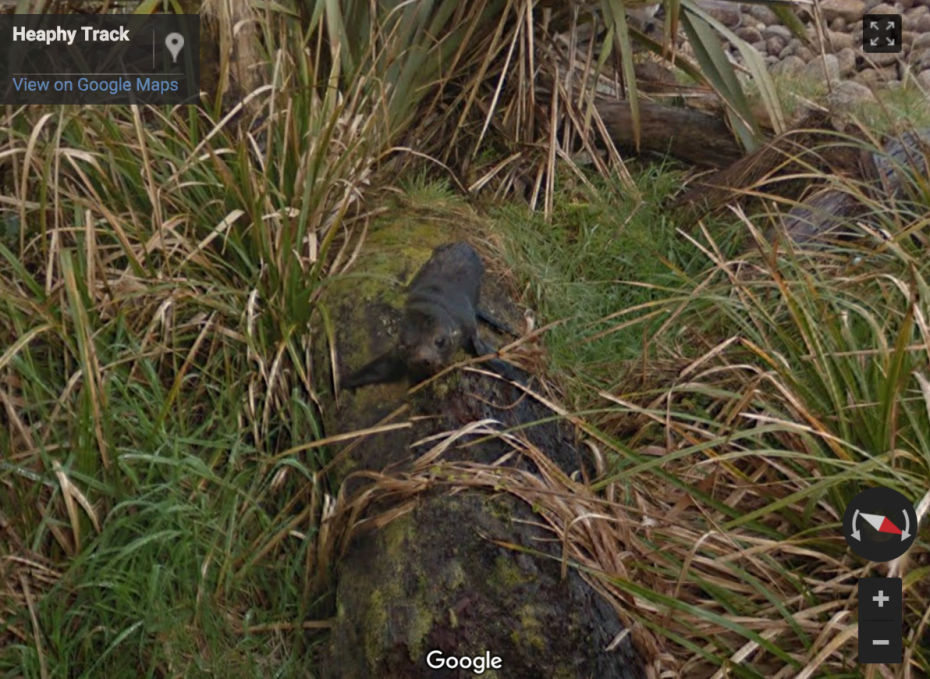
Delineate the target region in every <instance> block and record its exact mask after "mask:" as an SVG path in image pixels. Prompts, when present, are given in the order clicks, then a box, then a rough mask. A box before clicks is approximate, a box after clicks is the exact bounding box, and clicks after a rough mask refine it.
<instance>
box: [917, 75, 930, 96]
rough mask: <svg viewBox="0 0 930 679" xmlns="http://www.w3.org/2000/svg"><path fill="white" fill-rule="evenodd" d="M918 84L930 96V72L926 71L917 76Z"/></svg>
mask: <svg viewBox="0 0 930 679" xmlns="http://www.w3.org/2000/svg"><path fill="white" fill-rule="evenodd" d="M917 84H918V85H920V87H921V89H923V91H924V92H926V93H927V94H928V95H930V71H924V72H923V73H920V74H918V75H917Z"/></svg>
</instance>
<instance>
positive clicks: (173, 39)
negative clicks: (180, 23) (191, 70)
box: [165, 33, 184, 64]
mask: <svg viewBox="0 0 930 679" xmlns="http://www.w3.org/2000/svg"><path fill="white" fill-rule="evenodd" d="M165 47H167V48H168V51H169V52H171V60H172V62H173V63H175V64H176V63H178V54H179V53H180V52H181V49H183V47H184V36H183V35H181V34H180V33H169V34H168V37H166V38H165Z"/></svg>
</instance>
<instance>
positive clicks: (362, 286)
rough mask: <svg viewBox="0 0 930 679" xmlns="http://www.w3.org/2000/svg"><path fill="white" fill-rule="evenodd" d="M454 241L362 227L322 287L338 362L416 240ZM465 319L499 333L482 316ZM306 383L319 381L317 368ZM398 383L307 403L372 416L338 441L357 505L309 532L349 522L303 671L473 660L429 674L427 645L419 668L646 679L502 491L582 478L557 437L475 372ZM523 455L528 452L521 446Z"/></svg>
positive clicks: (395, 310)
mask: <svg viewBox="0 0 930 679" xmlns="http://www.w3.org/2000/svg"><path fill="white" fill-rule="evenodd" d="M462 238H465V239H468V240H472V242H474V241H473V239H470V238H469V236H468V234H464V233H462V232H453V231H452V230H451V229H449V228H448V227H445V226H437V225H436V224H429V223H423V224H410V223H405V224H403V225H397V226H393V227H392V226H390V225H385V226H384V227H382V228H381V229H379V230H377V231H375V232H373V233H372V234H369V236H368V238H367V239H366V243H365V251H364V254H363V256H362V257H360V259H359V261H358V262H357V263H356V265H355V267H354V271H355V273H357V274H360V273H362V272H364V273H365V274H371V275H372V278H370V279H359V278H354V279H352V280H347V281H345V282H344V284H337V285H335V286H334V287H333V288H332V290H331V291H330V292H329V293H328V294H327V299H326V307H327V309H328V313H329V315H330V317H331V318H333V319H338V322H337V323H336V324H335V326H336V327H335V332H334V344H335V347H336V351H335V352H332V353H330V355H332V356H335V357H336V360H335V364H336V365H335V367H336V370H337V371H338V372H339V373H340V374H341V375H346V374H348V372H350V371H351V370H354V369H355V368H356V367H357V366H359V365H362V364H363V363H364V362H366V361H367V360H369V359H370V358H372V357H373V356H376V355H378V354H380V353H381V352H383V351H385V350H386V349H387V348H388V347H389V346H390V345H391V343H392V342H393V341H394V338H395V337H396V334H395V333H396V331H397V323H398V321H399V318H400V307H401V304H402V301H403V285H404V284H405V283H406V282H408V281H409V280H410V277H411V276H412V275H413V274H414V273H415V272H416V270H417V269H418V268H419V266H420V265H422V264H423V262H425V261H426V260H427V259H428V257H429V256H430V252H431V250H432V249H433V247H435V246H437V245H439V244H442V243H446V242H451V241H453V240H457V239H462ZM479 249H480V248H479ZM482 300H483V304H484V306H485V307H486V308H487V309H488V310H489V311H490V312H492V313H493V314H494V315H495V316H496V317H497V318H500V319H501V320H504V321H505V322H507V323H509V324H510V325H511V326H512V327H514V328H521V327H522V326H523V318H522V316H521V315H520V314H519V313H518V312H517V310H516V308H515V307H514V305H513V304H512V302H511V301H510V299H509V297H508V296H507V294H506V292H505V291H504V290H503V288H502V287H501V286H500V285H497V284H496V281H495V277H494V276H493V274H489V275H486V276H485V279H484V282H483V286H482ZM481 332H482V333H483V334H484V336H485V337H486V338H492V339H491V341H492V342H493V343H494V344H495V345H496V346H500V345H501V344H502V343H503V341H502V338H501V337H495V336H493V335H492V334H491V332H490V330H489V328H487V327H482V329H481ZM327 353H329V352H327ZM319 380H320V381H325V382H326V383H328V385H329V391H330V393H331V392H332V384H333V379H332V375H325V376H324V375H321V376H320V377H319ZM320 388H321V392H322V391H323V389H325V388H326V387H325V386H324V385H320ZM407 389H408V387H407V385H406V384H405V383H399V384H380V385H372V386H369V387H365V388H361V389H358V390H356V391H353V392H341V393H339V394H338V395H337V396H336V399H335V402H329V403H324V409H323V410H324V412H325V413H326V415H325V420H324V423H325V426H326V427H327V435H334V434H339V433H348V432H353V431H359V430H364V429H371V428H377V427H381V429H380V430H379V431H377V432H375V433H371V434H369V435H365V436H362V437H359V438H357V439H355V440H353V441H352V442H351V443H349V444H347V445H345V446H344V447H343V448H342V449H341V450H340V451H337V455H336V463H335V464H334V469H333V472H332V479H333V480H334V481H336V482H338V483H339V484H340V486H341V495H340V501H339V503H337V504H338V505H339V507H342V508H343V509H346V508H349V507H354V508H355V509H357V510H358V513H357V515H354V516H352V517H351V519H352V520H351V521H349V520H348V519H346V518H345V517H346V516H347V515H348V514H349V512H348V510H347V509H346V511H343V512H341V513H340V511H339V510H338V509H337V512H336V514H337V516H336V518H333V519H332V520H331V522H330V524H329V525H328V526H327V527H326V528H325V530H329V531H340V530H346V531H349V532H348V533H347V537H345V539H344V540H343V541H342V549H340V550H338V553H337V554H336V555H335V556H334V559H333V561H334V562H335V564H336V566H335V569H334V577H335V579H336V582H335V599H336V601H335V611H336V614H335V616H334V622H333V629H332V634H331V637H330V642H329V643H328V644H327V645H326V646H325V647H324V648H323V649H322V651H321V657H320V675H319V676H321V677H323V678H324V679H336V678H339V679H367V678H369V677H378V678H379V679H403V678H407V677H410V678H413V677H416V678H417V679H419V678H421V677H426V676H436V677H466V676H467V677H471V676H475V673H474V668H473V669H470V670H463V669H449V668H448V666H447V667H446V668H444V669H431V668H430V666H429V665H428V664H427V656H428V655H429V654H430V652H434V654H433V655H432V656H431V659H432V661H433V663H434V665H435V663H437V662H439V659H440V658H449V657H457V658H464V657H468V658H483V659H491V660H493V659H494V658H498V659H499V660H498V663H499V667H498V668H497V669H493V670H488V671H485V672H484V676H490V677H509V678H513V679H524V678H525V679H530V678H531V677H532V678H533V679H536V678H537V677H577V678H578V679H582V678H588V677H605V678H606V677H610V678H617V679H626V678H629V679H634V678H639V677H645V676H646V674H645V671H644V666H645V664H646V661H645V660H644V658H643V657H642V654H641V653H640V652H638V651H637V650H636V648H635V647H634V645H633V643H632V636H631V635H624V634H623V631H624V627H623V625H622V624H621V622H620V619H619V617H618V614H620V613H621V611H619V610H618V609H617V608H616V604H612V603H610V600H608V599H607V598H605V597H603V596H601V594H600V593H599V590H598V589H597V588H596V586H595V585H593V584H592V583H591V582H589V581H588V580H586V579H584V578H583V577H582V576H581V575H579V573H578V572H577V571H576V570H575V569H574V568H567V569H566V570H565V572H564V573H563V562H562V555H563V554H562V544H561V543H560V542H559V540H558V539H557V536H556V535H555V534H554V533H553V532H552V531H551V530H549V529H548V528H546V527H545V524H546V521H545V518H544V516H543V513H542V512H540V511H539V508H538V507H534V506H532V505H531V503H530V501H529V497H528V496H527V495H526V494H521V493H520V492H512V490H513V489H511V488H508V487H507V483H508V482H507V481H506V479H507V478H508V476H507V473H522V474H532V475H534V477H536V478H540V479H542V478H544V477H546V476H549V477H558V478H563V479H564V478H567V477H568V476H570V475H573V474H574V475H576V477H577V475H579V474H583V473H584V470H585V461H584V460H583V459H582V457H581V456H580V455H579V452H578V447H577V446H576V444H575V440H574V434H573V432H572V431H571V430H569V429H568V428H566V427H565V426H563V425H562V424H560V423H559V422H558V421H557V419H555V418H553V417H552V415H553V413H552V412H551V411H550V410H548V409H547V408H546V407H544V406H543V405H542V404H541V403H540V402H539V401H537V400H535V399H533V398H531V397H528V396H527V395H526V394H525V393H524V392H523V391H522V390H521V389H520V388H519V387H518V386H515V385H513V384H511V383H508V382H506V381H504V380H502V379H501V378H500V377H499V376H497V375H495V374H494V373H492V372H490V371H487V370H484V371H482V372H477V371H474V370H468V369H462V368H453V369H452V370H450V371H449V372H448V373H445V374H441V375H440V376H438V377H437V378H435V379H434V380H433V381H431V382H429V383H427V384H425V385H420V387H419V388H417V389H415V390H413V391H412V392H411V393H408V390H407ZM392 426H393V427H396V428H393V429H391V427H392ZM505 431H507V432H508V434H507V435H503V436H502V435H500V433H501V432H505ZM430 437H433V438H430ZM424 441H425V442H424ZM417 442H424V443H421V444H419V445H418V444H417ZM437 446H438V447H439V448H440V449H441V454H440V452H437V450H438V449H437ZM530 450H532V451H536V456H535V457H534V455H530V454H524V453H526V452H527V451H530ZM539 453H542V455H540V454H539ZM424 454H425V455H424ZM424 460H426V461H425V462H424ZM482 464H484V465H491V464H496V465H498V467H500V468H501V469H502V470H503V471H502V472H501V473H502V476H501V478H502V479H504V480H502V481H501V482H500V485H499V486H497V487H495V486H494V485H493V484H491V485H485V486H484V487H482V486H481V484H480V483H479V484H477V485H469V479H472V478H477V477H476V476H475V474H472V473H470V472H468V471H467V470H468V469H471V468H474V469H477V467H475V465H482ZM450 469H455V470H456V471H455V473H450V471H449V470H450ZM505 472H506V473H505ZM491 473H493V470H490V471H486V472H485V476H486V478H490V476H488V474H491ZM457 480H458V481H460V482H461V483H457ZM453 488H454V489H455V491H456V492H450V491H451V490H452V489H453ZM359 498H367V499H368V500H369V501H367V502H362V501H360V500H359ZM340 522H341V523H340ZM349 524H351V526H349ZM339 525H341V528H340V527H338V526H339ZM346 526H349V528H351V530H349V528H347V527H346ZM617 549H618V550H620V549H621V547H620V546H619V545H618V546H617ZM436 652H438V653H439V654H440V655H436Z"/></svg>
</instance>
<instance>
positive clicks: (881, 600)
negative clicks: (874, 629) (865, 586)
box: [872, 590, 891, 608]
mask: <svg viewBox="0 0 930 679" xmlns="http://www.w3.org/2000/svg"><path fill="white" fill-rule="evenodd" d="M872 601H877V602H878V607H879V608H881V607H882V606H884V605H885V602H886V601H891V598H890V597H887V596H885V593H884V592H883V591H882V590H878V596H873V597H872Z"/></svg>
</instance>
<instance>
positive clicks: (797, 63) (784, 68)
mask: <svg viewBox="0 0 930 679" xmlns="http://www.w3.org/2000/svg"><path fill="white" fill-rule="evenodd" d="M803 69H804V60H803V59H801V58H800V57H796V56H794V55H793V54H789V55H788V56H787V57H785V58H783V59H779V61H777V62H776V63H774V64H772V68H771V69H770V72H771V74H772V75H781V76H792V75H796V74H797V73H800V72H801V71H802V70H803Z"/></svg>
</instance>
